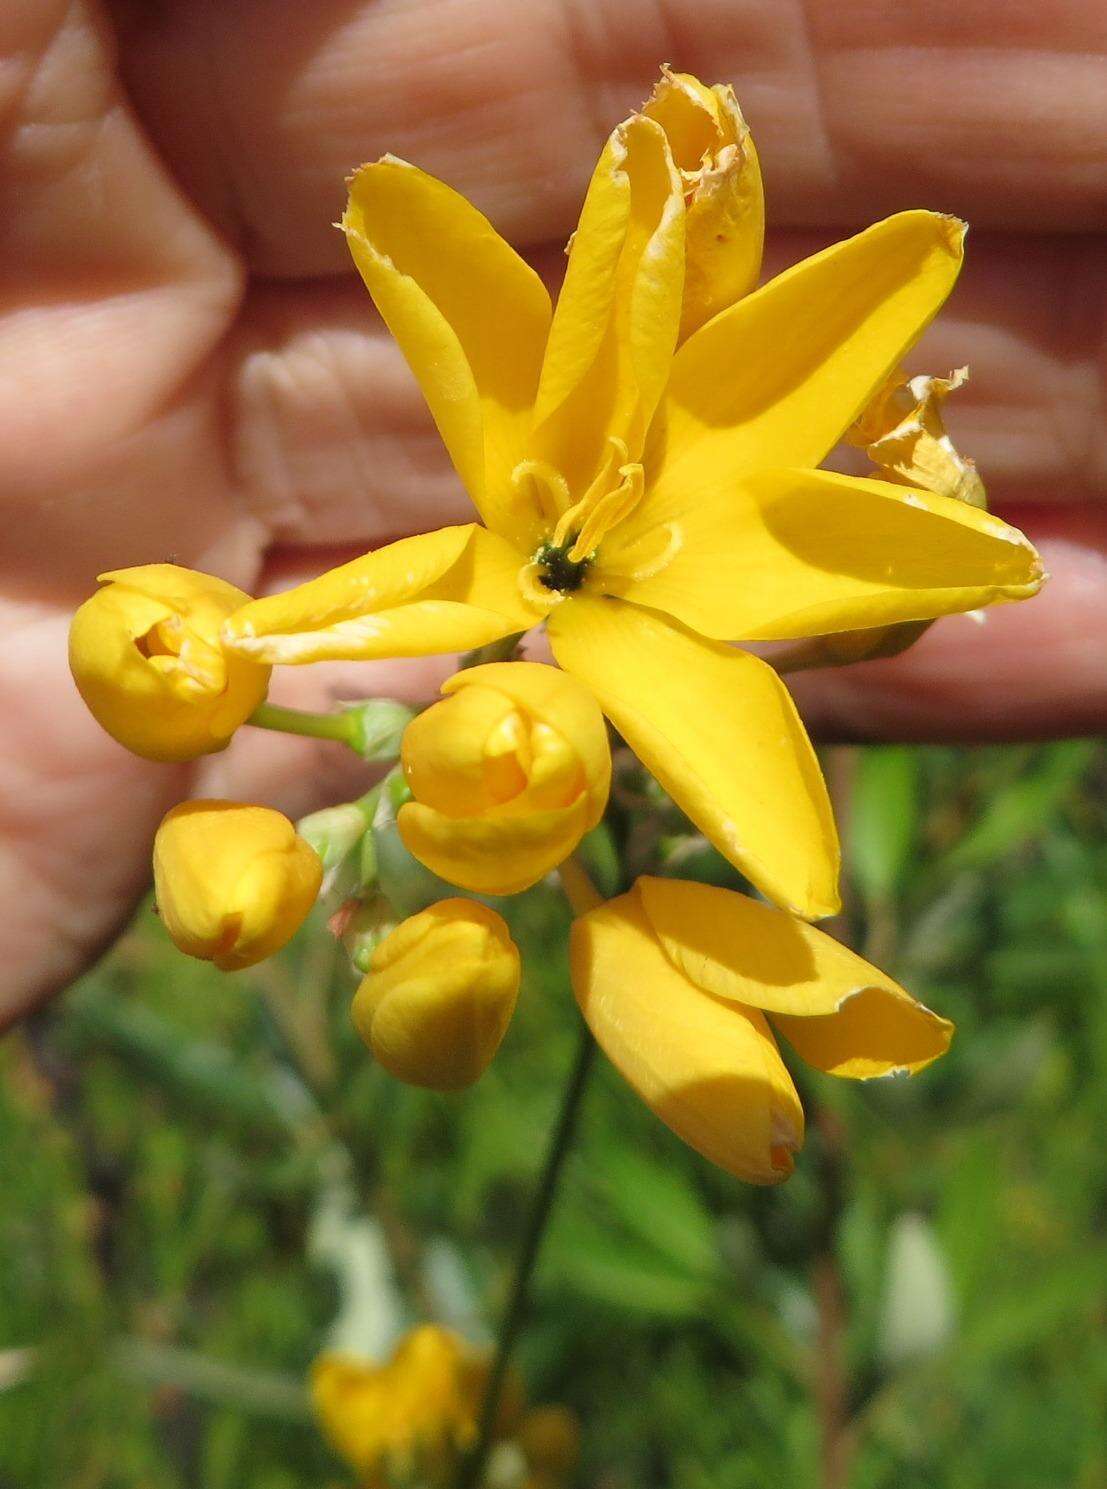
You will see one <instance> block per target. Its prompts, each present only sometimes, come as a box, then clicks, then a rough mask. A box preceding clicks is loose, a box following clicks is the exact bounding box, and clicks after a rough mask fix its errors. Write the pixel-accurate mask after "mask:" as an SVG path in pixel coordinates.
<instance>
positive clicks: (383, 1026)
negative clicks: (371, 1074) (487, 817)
mask: <svg viewBox="0 0 1107 1489" xmlns="http://www.w3.org/2000/svg"><path fill="white" fill-rule="evenodd" d="M369 968H370V970H369V974H368V976H367V977H366V978H365V979H364V981H363V982H362V984H361V986H360V987H359V988H358V990H357V993H356V994H355V996H354V1003H353V1009H352V1014H353V1020H354V1024H355V1025H356V1027H357V1031H358V1033H359V1034H360V1035H361V1037H362V1039H363V1040H364V1041H365V1043H366V1044H367V1045H368V1046H369V1048H370V1049H371V1050H372V1052H373V1055H374V1057H375V1059H376V1060H377V1061H378V1062H379V1063H380V1064H381V1065H383V1066H384V1068H385V1069H386V1070H387V1071H389V1072H390V1074H392V1075H394V1076H396V1078H397V1079H398V1080H402V1081H407V1082H409V1083H410V1084H411V1085H414V1086H427V1087H429V1088H430V1089H431V1090H434V1091H457V1090H461V1089H462V1088H463V1087H465V1086H469V1085H471V1084H472V1083H473V1081H475V1080H476V1079H477V1077H478V1076H480V1075H481V1074H483V1072H484V1070H485V1069H486V1068H487V1066H488V1064H489V1062H490V1061H491V1059H492V1057H493V1055H494V1054H495V1053H496V1051H497V1049H498V1048H499V1046H500V1041H501V1040H502V1039H503V1037H504V1034H505V1033H506V1031H507V1026H508V1024H509V1023H510V1022H511V1015H512V1014H513V1013H514V1011H515V1001H516V998H517V997H518V993H519V979H520V975H521V967H520V961H519V952H518V950H517V948H516V946H515V943H514V942H513V941H512V939H511V934H510V932H509V931H508V928H507V926H506V924H505V923H504V921H503V919H502V918H501V917H500V916H499V915H497V914H496V912H495V911H494V910H490V909H488V908H487V906H485V905H481V904H479V903H477V902H476V901H474V900H462V899H455V900H442V901H441V902H440V903H439V904H437V905H432V906H431V907H430V908H429V909H428V910H423V911H421V912H420V913H419V914H418V915H413V916H411V917H410V919H408V920H405V921H404V922H403V923H402V924H401V925H399V926H397V927H396V929H395V930H394V931H393V932H392V933H391V934H390V935H388V936H386V937H385V939H384V940H383V941H382V942H381V943H380V944H379V945H378V946H377V948H376V950H375V951H374V952H373V955H372V958H371V960H370V963H369Z"/></svg>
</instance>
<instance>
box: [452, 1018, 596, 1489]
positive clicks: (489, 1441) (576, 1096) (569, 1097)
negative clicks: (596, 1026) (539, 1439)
mask: <svg viewBox="0 0 1107 1489" xmlns="http://www.w3.org/2000/svg"><path fill="white" fill-rule="evenodd" d="M595 1055H596V1041H595V1039H593V1037H592V1033H591V1030H590V1029H589V1028H588V1025H587V1024H586V1023H584V1021H583V1020H581V1024H580V1033H579V1035H578V1040H577V1050H576V1055H575V1057H574V1060H573V1065H572V1069H571V1070H570V1072H569V1078H568V1081H567V1082H566V1085H565V1090H564V1092H563V1094H562V1097H561V1110H560V1111H559V1113H558V1117H557V1123H556V1125H555V1127H554V1130H553V1135H552V1136H551V1138H550V1146H549V1148H548V1150H547V1153H546V1161H545V1163H544V1164H543V1167H542V1174H541V1177H540V1178H539V1181H538V1188H537V1190H536V1191H535V1195H534V1202H533V1204H532V1205H531V1211H530V1215H529V1217H528V1219H527V1228H526V1232H525V1234H524V1236H523V1241H522V1245H521V1246H520V1248H519V1256H518V1259H517V1261H516V1263H515V1275H514V1277H513V1279H512V1283H511V1293H510V1296H509V1297H508V1301H507V1308H506V1309H505V1311H504V1317H503V1322H502V1324H501V1325H500V1331H499V1336H498V1338H497V1340H496V1350H495V1354H494V1355H493V1358H492V1369H491V1371H490V1372H489V1376H488V1385H487V1386H486V1387H485V1392H484V1399H483V1401H482V1402H481V1411H480V1420H479V1422H478V1424H477V1440H476V1442H475V1444H474V1446H473V1449H472V1452H470V1453H469V1454H467V1456H466V1457H465V1458H463V1459H462V1462H461V1466H460V1468H459V1470H458V1475H457V1479H456V1482H455V1486H454V1489H478V1486H479V1485H480V1483H481V1479H482V1476H483V1473H484V1470H485V1467H486V1465H487V1463H488V1455H489V1452H490V1451H491V1449H492V1445H493V1442H494V1439H495V1431H496V1422H497V1419H498V1416H499V1411H500V1398H501V1396H502V1395H503V1388H504V1382H505V1381H506V1379H507V1373H508V1369H509V1367H510V1364H511V1356H512V1353H513V1351H514V1349H515V1345H516V1342H517V1340H518V1338H519V1334H520V1332H521V1330H522V1327H523V1323H524V1320H525V1318H526V1313H527V1309H528V1307H529V1303H530V1284H531V1279H532V1277H533V1275H534V1268H535V1264H536V1263H537V1261H538V1254H539V1251H540V1250H541V1247H542V1240H543V1238H544V1236H545V1234H546V1227H547V1225H548V1223H549V1219H550V1216H551V1214H552V1213H553V1205H554V1200H555V1199H556V1198H557V1192H558V1188H559V1185H560V1181H561V1176H562V1173H563V1172H564V1168H565V1160H566V1158H568V1156H569V1152H570V1150H571V1148H572V1145H573V1138H574V1136H575V1134H576V1129H577V1122H578V1119H579V1117H580V1112H581V1106H582V1102H583V1097H584V1093H585V1090H586V1088H587V1086H588V1077H589V1075H590V1074H591V1071H592V1066H593V1064H594V1063H595Z"/></svg>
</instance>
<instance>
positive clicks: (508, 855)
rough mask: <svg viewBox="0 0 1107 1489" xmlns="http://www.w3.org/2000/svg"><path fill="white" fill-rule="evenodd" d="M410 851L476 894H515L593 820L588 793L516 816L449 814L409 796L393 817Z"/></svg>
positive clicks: (568, 849)
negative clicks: (563, 802)
mask: <svg viewBox="0 0 1107 1489" xmlns="http://www.w3.org/2000/svg"><path fill="white" fill-rule="evenodd" d="M396 821H397V826H398V827H399V829H400V836H401V838H403V840H404V844H405V846H406V847H407V850H408V852H409V853H412V854H414V856H415V857H416V858H417V859H418V860H419V862H420V863H422V864H425V865H426V867H427V868H428V869H430V870H431V871H432V873H435V874H437V875H438V876H439V878H440V879H445V880H446V882H447V884H458V885H460V886H461V888H462V889H468V890H471V891H472V892H473V893H474V894H519V893H520V892H521V891H522V890H524V889H529V888H530V887H531V885H532V884H537V883H538V881H539V879H541V878H542V877H543V876H544V875H546V874H548V873H549V872H550V870H551V869H555V868H557V866H558V864H559V863H562V862H563V861H564V860H565V859H566V858H568V856H569V854H570V853H572V851H573V849H574V848H575V847H576V846H577V844H578V843H579V842H580V840H581V838H582V837H583V836H584V834H585V833H586V832H587V831H588V829H589V828H590V827H594V826H595V821H594V819H593V817H592V814H591V812H590V810H589V799H588V797H587V795H585V794H583V793H582V794H581V795H580V796H578V797H577V799H576V800H575V801H573V802H571V803H570V804H569V805H568V806H565V807H558V808H555V809H553V810H550V811H536V812H528V813H526V814H525V815H516V814H514V813H512V812H511V810H510V808H509V809H508V810H505V811H504V812H501V813H495V812H490V813H487V814H485V815H484V816H481V817H448V816H446V814H445V813H444V812H440V811H437V810H436V809H435V808H434V807H428V806H424V805H423V804H422V803H421V802H417V801H409V802H407V803H406V805H404V806H402V807H401V808H400V812H399V816H398V817H397V819H396Z"/></svg>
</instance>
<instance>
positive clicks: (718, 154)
mask: <svg viewBox="0 0 1107 1489" xmlns="http://www.w3.org/2000/svg"><path fill="white" fill-rule="evenodd" d="M642 113H643V114H644V115H645V116H646V118H647V119H652V120H653V121H654V122H655V123H656V124H660V125H661V127H662V129H663V130H664V131H665V134H666V136H667V137H668V140H669V148H670V150H671V151H672V153H673V161H674V163H675V165H676V167H677V170H678V171H679V172H680V177H681V181H682V182H683V184H684V204H685V246H684V256H685V272H684V303H683V308H682V311H681V318H680V340H681V341H685V340H686V339H687V338H688V337H689V336H691V334H692V332H693V331H696V330H698V329H699V327H700V326H702V325H703V324H704V322H705V321H709V320H710V319H711V317H712V316H713V315H718V313H719V311H720V310H725V309H726V308H727V306H728V305H733V304H734V302H735V301H736V300H740V299H741V298H742V296H743V295H746V294H748V293H749V291H750V290H751V289H753V287H754V285H755V284H756V283H757V279H758V275H759V274H760V272H761V251H762V247H763V245H764V240H765V201H764V195H763V192H762V188H761V168H760V166H759V165H758V161H757V151H756V150H755V149H754V147H753V140H752V139H751V137H750V132H749V128H748V126H747V125H746V121H745V119H743V117H742V111H741V109H740V108H739V107H738V100H737V99H736V98H735V96H734V90H733V89H732V88H731V87H730V85H729V84H726V83H716V84H715V86H714V87H712V88H708V87H707V86H706V85H705V84H703V83H701V82H700V81H699V79H698V78H694V77H692V75H691V74H690V73H686V72H672V71H671V70H670V69H669V68H668V67H664V68H662V77H661V81H660V82H659V83H658V84H657V86H656V87H655V88H654V90H653V93H652V94H651V96H650V98H649V99H648V100H647V102H646V103H645V105H644V106H643V109H642Z"/></svg>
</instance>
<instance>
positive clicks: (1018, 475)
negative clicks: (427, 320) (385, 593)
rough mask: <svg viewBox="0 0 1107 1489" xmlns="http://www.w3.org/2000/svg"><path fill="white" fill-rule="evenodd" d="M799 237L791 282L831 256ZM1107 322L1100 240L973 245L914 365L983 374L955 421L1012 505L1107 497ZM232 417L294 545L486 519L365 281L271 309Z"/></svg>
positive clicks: (239, 364) (262, 500) (249, 323)
mask: <svg viewBox="0 0 1107 1489" xmlns="http://www.w3.org/2000/svg"><path fill="white" fill-rule="evenodd" d="M782 239H783V241H780V240H778V242H777V243H776V245H775V247H774V251H773V254H772V259H773V267H774V268H780V267H783V266H784V264H786V263H790V262H792V261H794V260H795V259H797V258H799V257H801V256H802V255H803V254H805V253H808V252H811V251H814V249H815V248H816V247H819V246H821V244H820V243H819V242H818V241H816V240H814V239H812V238H811V237H810V235H801V234H785V235H782ZM545 266H546V267H547V268H548V269H549V270H550V272H551V275H552V274H553V273H554V272H555V263H554V261H552V260H551V259H549V258H548V257H547V258H546V260H545ZM1105 314H1107V287H1105V281H1104V278H1103V275H1102V272H1101V265H1100V261H1099V258H1098V255H1097V252H1096V247H1095V244H1094V241H1093V240H1091V239H1086V238H1043V239H1040V240H1038V241H1036V242H1034V243H1018V242H1015V241H1012V240H1011V239H1006V238H988V237H986V236H980V235H975V234H974V235H973V236H972V238H971V240H970V252H969V256H968V262H967V266H966V269H965V273H964V276H963V278H962V281H961V283H960V285H959V286H958V289H957V290H956V292H955V294H954V296H953V299H952V300H951V302H950V304H949V306H948V307H947V309H946V310H945V312H943V314H942V316H941V317H939V320H938V322H937V324H936V325H935V326H934V327H933V328H932V329H931V331H930V332H929V333H928V334H927V336H926V337H925V339H924V340H923V342H922V343H921V344H920V345H919V347H917V348H916V349H915V351H914V352H913V353H912V354H911V357H910V361H909V366H910V368H911V370H912V371H929V372H935V373H939V374H945V373H947V372H949V371H950V370H951V368H954V367H957V366H960V365H961V364H962V363H965V362H968V363H969V364H970V368H971V373H972V377H971V381H970V383H969V385H968V387H967V388H966V389H965V390H964V391H963V392H959V393H958V394H957V395H956V397H955V398H953V399H952V400H951V401H950V403H949V405H947V413H948V417H949V420H950V424H951V428H952V432H953V435H954V438H955V440H956V441H957V443H958V446H959V448H961V449H962V450H964V451H965V452H966V453H967V454H969V455H971V456H972V457H973V458H974V459H975V460H976V461H977V463H978V464H979V466H980V469H981V471H982V473H983V475H984V479H985V481H986V483H987V485H988V489H989V492H990V493H991V496H992V498H993V500H994V501H997V502H999V503H1000V504H1001V505H1002V504H1003V503H1005V502H1010V501H1018V500H1024V499H1026V498H1027V497H1030V498H1032V499H1034V500H1045V501H1050V500H1068V501H1074V500H1078V499H1082V498H1087V499H1103V498H1107V444H1105V442H1104V440H1103V437H1102V412H1101V403H1102V388H1103V385H1104V374H1105V372H1107V345H1105V343H1104V341H1103V333H1102V326H1103V323H1104V316H1105ZM226 407H227V409H228V410H229V412H230V415H231V418H230V427H231V429H232V431H233V455H232V464H233V469H234V472H235V479H236V482H237V487H238V490H239V492H240V495H241V501H242V504H243V506H244V507H245V509H246V510H247V511H249V512H250V513H251V514H252V515H253V516H254V517H255V518H256V519H257V521H258V522H259V523H260V524H261V525H262V526H263V527H264V529H265V530H266V531H267V532H268V533H270V534H272V535H274V536H275V537H276V539H277V540H278V541H279V542H283V543H306V544H311V543H321V544H326V543H357V542H359V541H361V542H365V541H367V540H371V539H374V538H379V537H382V536H398V535H400V534H402V533H406V532H412V531H417V530H422V529H425V528H427V527H432V526H436V525H439V524H441V523H444V522H450V521H458V520H466V519H467V518H468V517H469V516H470V515H471V508H470V507H469V504H468V501H467V498H466V497H465V495H464V493H463V492H462V491H461V489H460V486H459V484H458V482H457V480H456V477H455V476H454V475H453V472H452V470H451V468H450V465H449V462H448V459H447V457H446V454H445V451H444V450H443V449H442V445H441V441H440V440H439V438H438V436H437V434H436V432H435V430H434V427H433V425H432V423H431V420H430V416H429V414H428V413H427V411H426V408H425V406H424V404H423V400H422V397H421V395H420V393H419V391H418V388H417V387H416V384H415V380H414V378H413V377H412V376H411V374H410V373H409V372H408V371H407V369H406V367H405V366H404V364H403V361H402V358H401V356H400V353H399V351H398V350H397V348H396V346H395V344H394V343H393V342H392V341H391V338H390V337H389V336H388V335H387V333H386V332H385V331H384V329H383V327H382V326H381V325H380V322H379V321H378V320H377V319H376V317H375V316H374V314H373V311H372V307H371V304H370V302H369V299H368V296H367V295H366V294H365V292H364V290H363V289H362V287H361V285H360V284H359V283H357V282H355V281H354V280H353V279H352V277H351V279H350V281H349V282H347V283H343V284H338V283H334V284H331V283H327V284H316V285H301V286H296V287H295V288H292V287H290V286H286V287H284V289H283V290H281V291H279V292H278V291H276V290H275V289H272V288H268V289H263V290H261V291H259V292H258V293H257V294H255V296H254V297H253V298H252V299H251V300H250V302H249V303H248V306H247V314H246V316H245V318H244V328H243V331H242V335H241V339H240V341H239V342H238V344H237V347H236V350H235V352H234V358H233V371H232V373H231V380H230V392H229V397H228V399H227V404H226Z"/></svg>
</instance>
